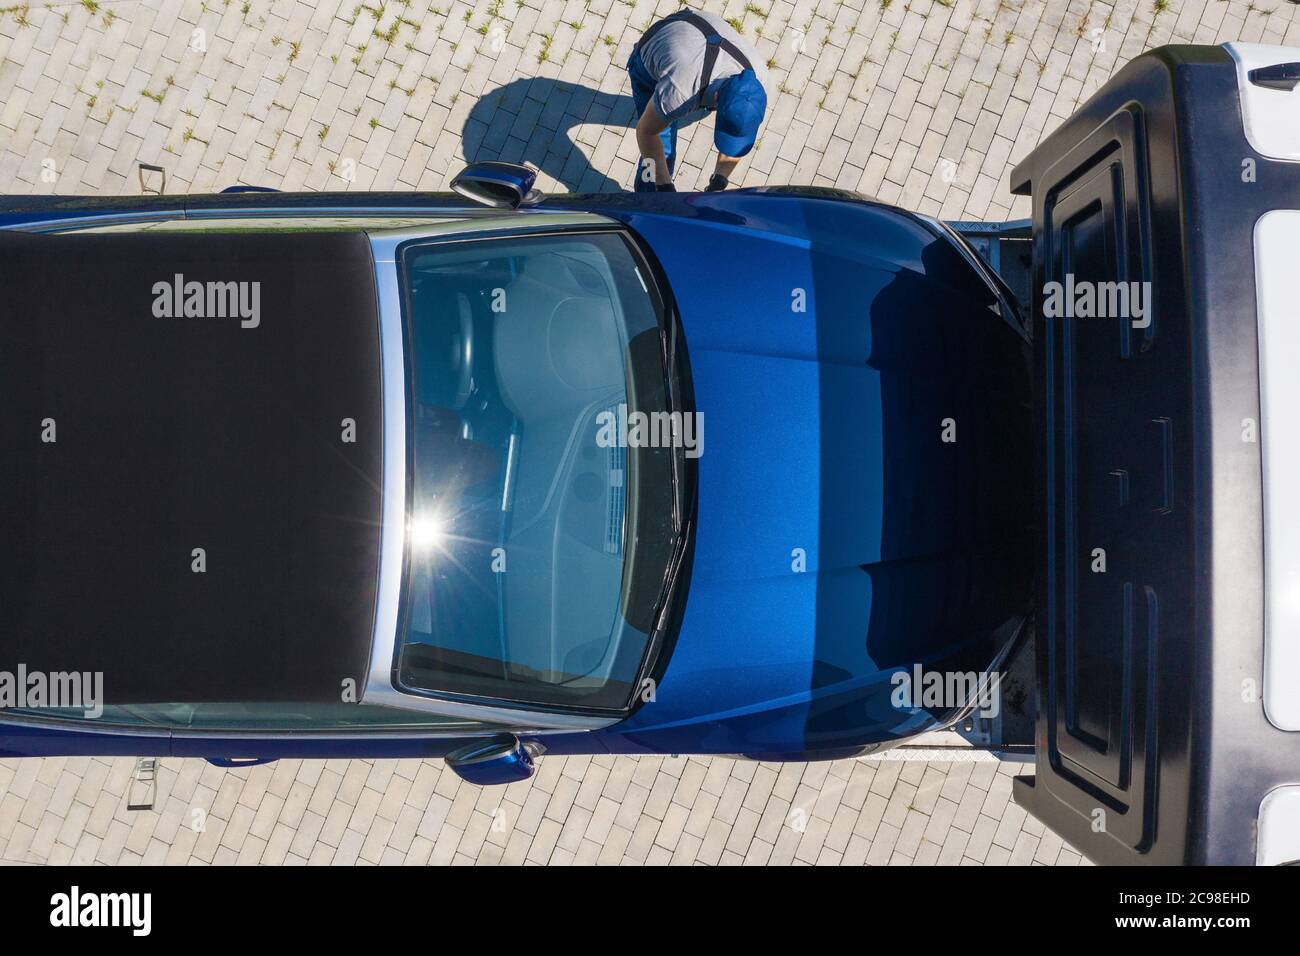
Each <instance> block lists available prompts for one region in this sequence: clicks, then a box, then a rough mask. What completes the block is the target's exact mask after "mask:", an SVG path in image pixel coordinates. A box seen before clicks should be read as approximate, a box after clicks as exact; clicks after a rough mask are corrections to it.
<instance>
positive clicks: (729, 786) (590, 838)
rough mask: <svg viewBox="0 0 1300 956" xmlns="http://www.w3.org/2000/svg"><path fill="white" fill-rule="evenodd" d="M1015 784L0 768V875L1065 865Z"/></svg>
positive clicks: (611, 769) (639, 765) (553, 772)
mask: <svg viewBox="0 0 1300 956" xmlns="http://www.w3.org/2000/svg"><path fill="white" fill-rule="evenodd" d="M1019 766H1022V765H1017V764H1010V763H1000V762H998V761H996V760H991V759H990V760H983V761H973V760H963V761H953V762H951V763H934V762H923V761H916V760H870V759H864V760H840V761H835V762H832V763H815V764H768V763H753V762H750V761H745V760H732V759H726V758H697V757H676V758H672V757H656V758H631V757H619V758H614V757H590V758H578V757H567V758H556V757H549V758H543V759H542V761H541V762H540V764H539V769H538V772H537V774H536V775H535V776H534V777H533V779H531V780H527V781H524V782H523V783H519V784H514V785H512V786H509V787H504V788H497V787H492V788H480V787H474V786H471V785H469V784H466V783H463V782H462V781H461V780H460V778H459V777H457V776H456V775H455V773H453V772H452V771H451V770H448V769H446V768H445V767H444V766H443V764H442V762H441V761H433V760H430V761H420V760H378V761H369V760H328V761H322V760H282V761H279V762H277V763H275V764H268V765H264V766H260V767H253V768H249V769H240V770H221V769H218V768H216V767H212V766H210V765H208V764H206V763H204V762H203V761H201V760H180V759H165V760H162V761H160V767H159V772H158V789H157V796H156V799H155V803H154V807H155V809H154V810H152V811H129V810H127V809H126V796H125V795H126V790H127V787H128V785H129V783H130V781H131V773H132V769H133V767H134V761H133V760H132V759H131V758H116V759H108V758H86V757H82V758H47V759H44V760H0V793H2V794H4V796H3V798H0V859H3V860H4V861H5V862H10V863H16V862H49V863H56V864H63V863H85V864H89V863H107V864H133V863H146V864H164V863H166V864H183V863H194V864H253V863H259V862H260V863H265V864H289V863H292V864H303V863H311V864H334V865H340V864H362V863H370V864H412V865H425V864H460V863H464V864H468V863H487V864H495V863H506V864H524V863H552V864H564V863H593V864H618V863H623V864H643V863H649V864H670V863H671V864H689V863H703V864H710V865H724V864H757V865H762V864H769V863H770V864H830V865H845V866H851V865H862V864H874V865H884V864H903V865H910V864H934V863H940V864H959V863H966V864H979V863H984V864H1029V863H1041V864H1056V865H1066V866H1069V865H1076V864H1078V863H1080V862H1081V861H1080V857H1079V854H1078V853H1077V852H1075V851H1074V850H1073V849H1071V848H1070V847H1068V846H1065V845H1063V844H1062V842H1061V840H1060V839H1059V838H1057V837H1055V836H1054V835H1053V834H1052V833H1051V832H1050V831H1048V830H1045V829H1044V827H1043V826H1042V824H1040V823H1038V821H1037V820H1034V819H1033V818H1032V817H1029V816H1027V815H1026V813H1025V811H1024V810H1022V809H1021V808H1020V807H1018V806H1016V805H1015V804H1014V803H1012V802H1011V776H1012V774H1013V773H1014V772H1015V768H1017V767H1019Z"/></svg>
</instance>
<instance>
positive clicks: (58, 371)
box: [0, 164, 1032, 780]
mask: <svg viewBox="0 0 1300 956" xmlns="http://www.w3.org/2000/svg"><path fill="white" fill-rule="evenodd" d="M530 179H531V173H529V171H528V170H526V169H523V168H522V167H509V166H505V165H504V164H480V165H478V166H475V167H471V168H470V169H468V170H466V171H465V173H464V174H462V176H461V177H460V178H459V179H458V180H457V183H456V185H457V188H458V190H459V191H460V192H461V193H463V194H464V195H457V194H446V195H434V196H429V195H418V196H411V195H376V194H359V195H353V194H341V195H322V194H312V195H289V194H277V193H265V192H256V193H254V192H245V191H240V192H230V193H226V194H222V195H218V196H213V197H195V196H190V197H185V198H183V199H170V198H168V197H144V198H138V199H132V200H114V201H105V200H87V199H79V200H78V199H45V200H42V199H37V198H33V199H29V200H13V201H12V203H11V209H10V211H9V213H8V215H7V224H8V225H10V226H18V227H19V228H10V229H8V230H5V231H3V232H0V257H2V259H3V264H2V265H0V269H2V270H3V272H4V285H5V288H6V289H7V290H9V291H8V296H9V298H10V306H11V308H10V309H8V310H7V312H6V321H5V337H6V341H7V342H8V347H7V349H6V351H5V356H4V358H3V360H0V361H2V362H3V366H4V375H3V378H4V384H3V386H0V388H3V389H4V393H5V395H4V399H5V401H4V408H5V410H6V411H5V429H6V432H7V434H6V436H5V439H6V447H10V448H27V449H29V451H28V452H24V453H22V454H20V455H16V456H11V457H10V458H9V460H8V462H7V464H6V466H5V467H6V469H7V472H6V474H5V489H6V491H5V502H6V506H7V507H6V512H5V524H4V539H5V541H6V542H8V543H7V545H6V547H5V562H6V573H5V574H4V578H3V580H4V584H3V585H0V588H3V591H4V593H3V601H0V607H3V611H0V615H2V616H3V622H2V625H3V634H4V639H3V642H2V646H3V650H4V660H3V661H0V670H8V671H14V672H16V671H17V669H18V668H19V667H20V666H21V667H23V668H25V669H26V671H28V672H42V673H46V674H58V673H66V672H78V673H92V672H93V673H95V674H102V700H100V701H98V702H97V703H98V704H100V705H102V708H103V713H102V714H98V715H97V716H96V718H95V719H86V718H85V716H84V715H83V714H81V713H79V712H77V711H76V710H75V709H74V708H69V707H66V706H65V707H62V708H59V709H55V710H51V709H49V708H48V707H47V708H45V709H43V710H42V709H38V708H28V709H26V710H23V709H21V708H19V709H18V710H17V711H11V713H12V714H13V715H14V717H13V719H14V721H15V722H14V723H12V724H11V725H10V726H9V727H7V728H6V729H5V735H4V737H3V738H2V739H3V748H4V749H5V750H6V751H8V752H10V753H14V752H21V753H62V752H74V753H75V752H97V753H104V752H110V753H111V752H121V753H133V754H139V753H147V752H156V753H172V754H188V755H199V756H205V757H213V758H273V757H279V756H287V755H300V756H301V755H311V754H322V755H323V754H330V755H348V754H351V755H367V756H379V755H393V754H405V755H421V756H442V755H445V754H447V753H449V752H451V751H460V750H462V749H464V748H466V747H467V746H468V747H469V750H468V751H466V754H463V755H462V754H458V753H454V754H453V755H452V756H453V763H454V765H455V766H457V767H458V768H461V769H462V771H463V772H464V773H465V774H466V775H467V776H470V777H471V778H472V779H475V780H487V779H500V778H501V774H502V773H504V775H505V776H504V778H505V779H510V778H511V775H512V774H515V773H519V772H522V771H521V770H519V769H518V768H513V769H512V768H509V767H507V768H506V769H505V770H504V771H502V769H501V761H500V760H483V759H481V758H482V756H483V753H482V751H484V750H486V752H487V753H489V754H494V753H496V752H497V750H499V749H501V748H503V747H504V748H505V749H506V750H507V751H508V752H510V753H513V754H515V755H516V757H517V758H518V759H519V760H523V759H524V757H526V755H527V754H528V753H529V752H540V751H541V750H542V749H545V750H548V751H554V752H605V751H613V752H634V753H635V752H643V753H663V752H672V753H678V752H689V753H737V754H746V755H749V756H752V757H755V758H761V759H776V760H780V759H816V758H819V757H831V756H843V755H853V754H859V753H864V752H867V751H869V750H872V749H876V748H879V747H881V746H886V745H890V744H893V743H897V742H899V741H901V740H903V739H905V738H907V737H910V736H912V735H915V734H918V733H921V732H923V731H926V730H930V729H933V728H935V727H940V726H943V725H945V724H947V723H951V722H952V721H953V720H955V719H956V718H957V717H958V716H960V714H961V713H962V712H963V710H965V709H966V708H967V707H968V706H970V705H972V704H973V703H974V702H975V701H974V694H973V692H974V691H975V690H976V689H977V688H976V687H974V686H972V687H970V688H967V689H966V692H965V693H961V694H958V695H957V696H956V697H955V698H954V697H952V696H944V695H940V696H939V697H935V696H933V695H931V697H930V698H928V699H927V698H924V697H923V695H920V694H917V695H916V696H915V699H914V700H913V699H910V698H905V697H903V696H902V695H900V694H899V693H898V688H899V686H900V681H899V680H898V679H896V675H899V674H905V675H907V677H908V678H909V679H910V678H911V677H912V676H913V675H914V673H915V672H916V669H917V668H918V667H919V668H920V669H921V670H922V672H938V673H945V674H946V673H951V672H960V673H963V674H965V673H970V674H973V675H981V676H982V675H986V674H988V673H989V672H990V670H991V668H992V667H993V666H994V665H996V663H997V662H998V661H999V659H1000V657H1001V656H1002V655H1004V654H1005V653H1006V652H1007V651H1008V650H1009V648H1010V647H1011V646H1012V644H1013V642H1014V641H1015V640H1016V638H1017V637H1018V636H1019V635H1020V634H1021V633H1022V631H1023V629H1024V623H1025V620H1026V615H1027V612H1028V608H1029V604H1030V600H1031V594H1030V591H1031V586H1032V577H1031V574H1030V567H1031V556H1030V547H1031V538H1030V511H1031V506H1032V486H1031V484H1030V482H1029V481H1028V479H1027V475H1028V473H1029V471H1030V468H1031V461H1030V448H1031V444H1030V441H1029V433H1030V402H1029V388H1030V377H1029V370H1030V355H1029V345H1028V337H1027V333H1026V330H1025V328H1024V326H1023V324H1022V318H1021V316H1020V314H1019V312H1018V310H1017V307H1016V305H1015V304H1014V303H1013V301H1012V297H1011V295H1010V293H1009V292H1008V291H1007V290H1006V289H1005V287H1003V286H1002V285H1001V284H1000V282H999V280H998V279H996V278H995V277H994V276H993V275H992V273H991V272H990V271H989V270H988V269H987V268H986V267H985V266H984V265H983V264H982V262H981V260H980V259H979V258H978V257H977V256H976V255H975V254H974V253H973V252H972V250H971V249H970V248H969V247H968V246H967V245H966V244H965V243H964V241H963V240H962V239H961V238H959V237H958V236H957V234H956V233H954V232H953V231H951V230H950V229H949V228H947V227H946V226H944V225H942V224H940V223H939V222H936V221H934V220H932V219H927V218H925V217H921V216H916V215H913V214H910V213H906V212H903V211H902V210H899V209H896V208H891V207H889V206H885V205H882V204H879V203H874V202H868V201H865V200H862V199H861V198H860V197H857V196H854V195H852V194H845V193H836V192H833V191H828V190H817V189H804V190H797V189H787V190H740V191H736V192H728V193H723V194H720V195H713V194H708V195H704V194H696V195H681V196H674V195H660V196H652V197H649V198H645V197H640V196H632V195H622V196H589V197H585V198H582V197H565V198H562V199H548V200H542V199H541V197H539V196H538V195H537V194H536V193H534V192H532V191H531V190H530V189H529V185H530V183H529V180H530ZM467 197H469V198H467ZM476 200H477V201H476ZM51 263H57V264H58V265H57V268H53V269H52V268H51V267H50V264H51ZM47 432H48V434H47ZM900 700H901V701H902V703H901V705H900ZM11 703H12V702H11ZM51 703H58V702H57V701H52V702H51ZM529 746H531V748H532V750H531V751H530V750H529ZM461 756H466V757H467V759H464V760H461V759H459V758H460V757H461ZM469 758H473V759H469Z"/></svg>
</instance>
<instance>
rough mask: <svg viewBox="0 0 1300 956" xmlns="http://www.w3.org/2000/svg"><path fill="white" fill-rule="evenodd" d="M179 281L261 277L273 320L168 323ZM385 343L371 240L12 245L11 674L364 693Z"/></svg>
mask: <svg viewBox="0 0 1300 956" xmlns="http://www.w3.org/2000/svg"><path fill="white" fill-rule="evenodd" d="M178 275H179V276H183V280H182V281H183V282H184V283H190V282H198V283H204V284H205V285H204V287H203V288H204V289H205V290H206V289H207V286H206V283H223V284H224V283H230V282H235V283H259V286H258V287H257V292H258V299H257V304H258V315H257V317H256V324H255V325H254V323H253V319H251V318H241V317H240V315H239V314H238V312H237V311H235V310H233V309H232V308H231V307H230V306H232V305H233V302H228V303H227V304H226V305H227V307H226V308H225V309H222V308H221V305H222V303H221V301H220V300H221V298H222V296H221V295H218V296H216V297H215V298H214V299H212V300H211V301H209V300H208V299H207V297H206V295H205V297H204V310H205V311H207V310H208V309H213V310H215V311H224V312H225V313H226V317H213V316H206V317H198V316H194V315H191V316H188V317H187V316H185V315H183V314H182V315H180V316H179V317H170V318H168V317H161V316H159V315H158V314H156V313H157V312H164V313H165V312H166V309H165V308H164V306H163V304H162V301H161V298H160V290H161V289H162V288H163V287H162V286H161V285H158V286H157V288H156V284H159V283H162V284H166V286H168V287H172V286H174V285H175V283H176V281H177V279H176V277H177V276H178ZM214 288H215V287H214ZM238 288H239V287H237V286H236V287H229V286H222V287H221V290H219V291H225V292H229V291H231V290H232V289H238ZM243 288H244V291H245V292H246V293H248V295H247V297H246V299H245V304H246V305H251V303H252V295H251V293H252V290H253V288H254V287H253V286H251V285H249V286H244V287H243ZM191 290H192V287H191ZM182 291H184V289H182ZM165 296H166V298H167V299H170V298H172V293H171V292H167V293H166V294H165ZM156 302H157V305H156ZM182 305H183V300H182ZM232 313H233V314H232ZM378 335H379V326H378V310H377V305H376V295H375V282H374V269H373V264H372V260H371V256H370V249H369V244H368V242H367V240H366V237H365V236H364V235H362V234H360V233H329V234H304V233H286V234H280V235H276V234H203V235H194V234H186V235H176V234H171V235H161V234H156V233H155V234H147V233H146V234H116V235H114V234H106V235H93V236H92V235H69V236H38V235H23V234H16V233H9V232H0V447H2V448H3V449H4V454H3V456H0V671H9V672H11V673H14V672H16V671H17V669H18V667H19V665H25V666H26V668H27V670H28V671H29V672H30V671H33V670H42V671H74V670H75V671H102V672H103V675H104V678H103V681H104V682H103V690H104V698H105V701H106V702H108V703H130V702H198V701H277V700H283V701H339V700H340V694H341V690H342V683H343V681H344V680H345V679H347V678H351V679H353V680H355V681H357V682H358V684H360V682H361V680H362V678H363V677H364V675H365V670H366V663H367V659H368V655H369V645H370V636H371V631H372V627H373V619H374V604H375V580H376V575H377V569H378V560H379V524H380V504H381V502H380V479H381V446H382V434H381V429H382V407H381V394H380V366H379V342H378ZM346 419H350V420H352V421H353V422H355V440H354V441H346V440H345V437H346V436H345V429H346V428H347V425H346V424H345V420H346ZM50 437H53V438H54V439H55V440H54V441H48V440H46V439H48V438H50ZM199 548H201V549H203V560H204V562H205V564H206V569H205V570H203V571H201V572H198V571H196V570H195V569H194V568H195V564H196V560H197V559H196V557H195V549H199Z"/></svg>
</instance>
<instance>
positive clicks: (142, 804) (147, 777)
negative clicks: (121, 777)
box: [126, 757, 158, 810]
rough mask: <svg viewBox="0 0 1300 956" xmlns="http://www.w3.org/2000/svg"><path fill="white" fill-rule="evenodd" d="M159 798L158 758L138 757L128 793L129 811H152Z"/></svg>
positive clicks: (127, 805) (127, 806)
mask: <svg viewBox="0 0 1300 956" xmlns="http://www.w3.org/2000/svg"><path fill="white" fill-rule="evenodd" d="M157 796H158V758H157V757H138V758H137V759H136V761H135V772H134V773H133V774H131V784H130V786H128V787H127V791H126V808H127V809H128V810H152V809H153V804H154V799H155V798H156V797H157Z"/></svg>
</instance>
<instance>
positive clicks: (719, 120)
mask: <svg viewBox="0 0 1300 956" xmlns="http://www.w3.org/2000/svg"><path fill="white" fill-rule="evenodd" d="M765 112H767V91H766V90H764V89H763V84H762V83H760V82H758V77H756V76H755V75H754V71H753V70H745V71H744V72H743V73H738V74H736V75H735V76H733V77H730V78H729V79H728V80H727V81H726V82H724V83H723V84H722V89H721V90H719V91H718V111H717V114H716V115H715V116H714V128H713V145H714V146H716V147H717V148H718V152H719V153H721V154H722V155H724V156H734V157H736V158H737V159H738V158H740V157H741V156H744V155H745V154H746V153H748V152H749V151H750V150H751V149H752V148H753V146H754V140H755V139H757V138H758V127H759V125H760V124H762V122H763V114H764V113H765Z"/></svg>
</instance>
